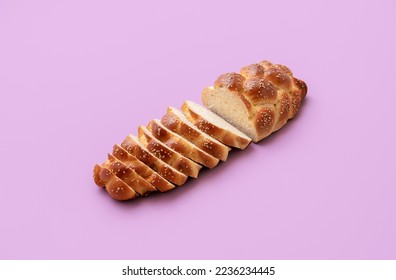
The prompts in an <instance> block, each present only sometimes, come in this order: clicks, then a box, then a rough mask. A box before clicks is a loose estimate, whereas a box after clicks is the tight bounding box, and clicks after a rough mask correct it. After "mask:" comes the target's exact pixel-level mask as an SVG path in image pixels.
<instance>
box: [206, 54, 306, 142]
mask: <svg viewBox="0 0 396 280" xmlns="http://www.w3.org/2000/svg"><path fill="white" fill-rule="evenodd" d="M306 94H307V85H306V84H305V82H304V81H302V80H299V79H297V78H295V77H293V73H292V72H291V71H290V69H289V68H287V67H286V66H284V65H279V64H272V63H271V62H269V61H262V62H260V63H255V64H251V65H248V66H245V67H243V68H242V69H241V71H240V73H226V74H223V75H220V76H219V77H218V78H217V80H216V81H215V83H214V86H210V87H207V88H205V89H204V90H203V92H202V103H203V104H204V106H205V107H206V108H208V109H209V110H210V111H212V112H214V113H216V114H217V115H219V116H220V117H222V118H223V119H225V120H226V121H227V122H229V123H231V124H232V125H234V126H235V127H236V128H238V129H239V130H241V131H242V132H244V133H245V134H246V135H248V136H249V137H250V138H252V140H253V141H254V142H258V141H260V140H261V139H263V138H265V137H267V136H269V135H270V134H271V133H273V132H275V131H277V130H278V129H280V128H281V127H282V126H284V125H285V124H286V122H287V120H288V119H292V118H294V117H295V115H296V114H297V113H298V111H299V109H300V107H301V103H302V101H303V99H304V98H305V96H306Z"/></svg>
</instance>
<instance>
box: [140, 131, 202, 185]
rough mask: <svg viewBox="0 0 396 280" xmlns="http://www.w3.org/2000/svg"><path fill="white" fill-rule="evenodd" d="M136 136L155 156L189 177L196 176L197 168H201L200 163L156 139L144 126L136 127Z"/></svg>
mask: <svg viewBox="0 0 396 280" xmlns="http://www.w3.org/2000/svg"><path fill="white" fill-rule="evenodd" d="M138 136H139V141H140V143H142V144H143V145H144V146H145V147H146V148H147V150H149V151H150V152H151V153H152V154H153V155H155V156H156V157H157V158H159V159H160V160H162V161H163V162H165V163H167V164H169V165H170V166H172V167H174V168H175V169H176V170H178V171H180V172H181V173H183V174H185V175H187V176H189V177H193V178H197V177H198V173H199V170H200V169H201V168H202V166H201V165H199V164H197V163H195V162H193V161H192V160H190V159H188V158H186V157H185V156H183V155H181V154H179V153H178V152H175V151H174V150H172V149H170V148H169V147H167V146H166V145H165V144H163V143H162V142H160V141H158V140H157V139H156V138H155V137H154V136H153V134H152V133H151V132H150V131H148V129H147V128H146V127H144V126H139V127H138Z"/></svg>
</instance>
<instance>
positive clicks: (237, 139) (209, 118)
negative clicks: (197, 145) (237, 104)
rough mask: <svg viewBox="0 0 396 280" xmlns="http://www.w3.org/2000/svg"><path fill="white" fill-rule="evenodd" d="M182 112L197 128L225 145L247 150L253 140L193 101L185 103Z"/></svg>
mask: <svg viewBox="0 0 396 280" xmlns="http://www.w3.org/2000/svg"><path fill="white" fill-rule="evenodd" d="M181 109H182V112H183V113H184V115H185V116H186V117H187V119H188V120H189V121H191V122H192V123H193V124H194V125H195V126H196V127H198V128H199V129H200V130H202V131H203V132H205V133H207V134H209V135H210V136H212V137H213V138H216V139H217V140H219V141H220V142H222V143H223V144H225V145H227V146H231V147H234V148H238V149H242V150H243V149H245V148H246V147H247V146H248V145H249V144H250V142H251V141H252V139H251V138H250V137H249V136H247V135H246V134H244V133H243V132H241V131H240V130H238V129H237V128H236V127H234V126H233V125H231V124H230V123H228V122H226V121H225V120H224V119H223V118H221V117H219V116H218V115H216V114H215V113H213V112H211V111H210V110H208V109H206V108H205V107H203V106H201V105H198V104H197V103H194V102H192V101H184V103H183V105H182V107H181Z"/></svg>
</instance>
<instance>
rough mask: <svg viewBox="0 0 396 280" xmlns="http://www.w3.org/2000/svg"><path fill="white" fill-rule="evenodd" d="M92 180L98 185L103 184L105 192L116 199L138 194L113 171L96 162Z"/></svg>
mask: <svg viewBox="0 0 396 280" xmlns="http://www.w3.org/2000/svg"><path fill="white" fill-rule="evenodd" d="M94 181H95V183H96V184H97V185H98V186H105V188H106V191H107V193H108V194H109V195H110V196H111V197H112V198H114V199H116V200H129V199H133V198H136V197H138V196H139V195H138V194H137V193H136V192H135V191H134V190H133V189H132V188H131V187H130V186H128V185H127V184H126V183H125V182H124V181H122V180H121V179H120V178H118V177H117V176H116V175H115V174H114V173H113V172H111V171H110V170H109V169H107V168H106V167H102V166H100V165H98V164H96V165H95V167H94Z"/></svg>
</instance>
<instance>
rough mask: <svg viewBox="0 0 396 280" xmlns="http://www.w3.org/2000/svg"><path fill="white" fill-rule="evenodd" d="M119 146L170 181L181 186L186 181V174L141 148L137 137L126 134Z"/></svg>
mask: <svg viewBox="0 0 396 280" xmlns="http://www.w3.org/2000/svg"><path fill="white" fill-rule="evenodd" d="M121 147H122V148H124V149H125V150H126V151H127V152H128V153H130V154H132V155H134V156H135V157H136V158H138V159H139V160H140V161H142V162H143V163H144V164H146V165H147V166H148V167H150V168H151V169H153V170H155V171H156V172H158V174H160V175H161V176H162V177H163V178H165V179H166V180H168V181H170V182H171V183H173V184H176V185H178V186H181V185H183V184H184V183H185V182H186V180H187V176H186V175H185V174H183V173H181V172H179V171H177V170H176V169H174V168H172V167H171V166H170V165H168V164H166V163H164V162H163V161H161V160H159V159H158V158H157V157H155V156H154V155H153V154H151V153H150V152H149V151H148V150H146V149H144V148H142V147H141V146H140V145H139V144H138V143H137V139H134V138H133V137H131V136H127V137H126V138H125V140H124V141H123V142H122V144H121Z"/></svg>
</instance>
